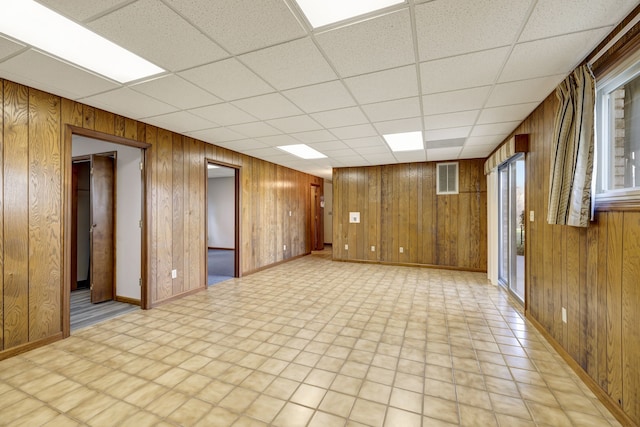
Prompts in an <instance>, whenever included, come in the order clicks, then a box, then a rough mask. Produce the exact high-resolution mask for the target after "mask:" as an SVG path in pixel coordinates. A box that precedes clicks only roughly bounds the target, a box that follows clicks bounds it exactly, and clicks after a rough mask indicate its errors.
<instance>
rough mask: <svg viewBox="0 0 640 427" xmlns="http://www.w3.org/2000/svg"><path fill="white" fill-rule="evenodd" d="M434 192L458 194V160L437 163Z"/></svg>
mask: <svg viewBox="0 0 640 427" xmlns="http://www.w3.org/2000/svg"><path fill="white" fill-rule="evenodd" d="M436 166H437V168H438V174H437V178H436V181H437V183H436V185H437V188H436V194H458V162H450V163H438V164H437V165H436Z"/></svg>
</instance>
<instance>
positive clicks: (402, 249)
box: [400, 246, 404, 254]
mask: <svg viewBox="0 0 640 427" xmlns="http://www.w3.org/2000/svg"><path fill="white" fill-rule="evenodd" d="M400 253H401V254H403V253H404V248H403V247H402V246H400Z"/></svg>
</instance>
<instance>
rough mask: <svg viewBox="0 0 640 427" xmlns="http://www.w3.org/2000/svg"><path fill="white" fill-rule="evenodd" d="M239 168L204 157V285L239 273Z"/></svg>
mask: <svg viewBox="0 0 640 427" xmlns="http://www.w3.org/2000/svg"><path fill="white" fill-rule="evenodd" d="M239 194H240V170H239V169H238V168H235V167H232V166H229V165H224V164H221V163H214V162H213V161H207V191H206V195H207V196H206V197H207V201H206V210H207V214H206V220H207V228H206V229H207V248H206V250H207V285H208V286H211V285H215V284H217V283H220V282H223V281H225V280H229V279H231V278H234V277H240V274H239V273H240V267H239V259H240V257H239V242H240V238H239V236H240V234H239V232H240V231H239V225H240V222H239V220H240V216H239Z"/></svg>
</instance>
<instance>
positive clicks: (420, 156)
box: [393, 150, 427, 163]
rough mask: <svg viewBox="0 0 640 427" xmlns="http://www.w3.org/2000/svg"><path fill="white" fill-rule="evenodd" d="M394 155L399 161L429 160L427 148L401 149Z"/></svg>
mask: <svg viewBox="0 0 640 427" xmlns="http://www.w3.org/2000/svg"><path fill="white" fill-rule="evenodd" d="M393 155H394V157H395V158H396V159H397V160H398V162H399V163H413V162H424V161H426V160H427V153H426V152H425V150H419V151H399V152H395V153H393Z"/></svg>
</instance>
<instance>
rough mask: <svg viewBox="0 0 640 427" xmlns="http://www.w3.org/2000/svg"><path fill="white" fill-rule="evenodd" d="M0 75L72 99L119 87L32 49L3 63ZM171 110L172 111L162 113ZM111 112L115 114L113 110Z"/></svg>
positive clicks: (0, 64)
mask: <svg viewBox="0 0 640 427" xmlns="http://www.w3.org/2000/svg"><path fill="white" fill-rule="evenodd" d="M0 75H2V77H3V78H6V79H9V80H13V81H14V82H17V83H22V84H24V85H27V86H31V87H34V88H37V89H40V90H45V91H47V92H50V93H53V94H56V95H59V96H64V97H66V98H69V99H78V98H82V97H85V96H90V95H93V94H95V93H99V92H103V91H107V90H111V89H115V88H118V87H120V85H118V84H116V83H114V82H112V81H110V80H107V79H104V78H102V77H99V76H97V75H95V74H92V73H89V72H87V71H84V70H81V69H80V68H77V67H75V66H73V65H69V64H67V63H66V62H62V61H59V60H57V59H54V58H52V57H50V56H48V55H45V54H43V53H40V52H37V51H35V50H31V49H30V50H27V51H25V52H23V53H21V54H19V55H16V56H14V57H12V58H10V59H7V60H6V61H4V62H2V63H0ZM119 107H120V106H116V108H119ZM170 110H171V108H170V109H168V110H164V111H162V112H166V111H170ZM110 111H116V110H114V108H113V107H112V108H111V109H110ZM138 117H139V116H138Z"/></svg>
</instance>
